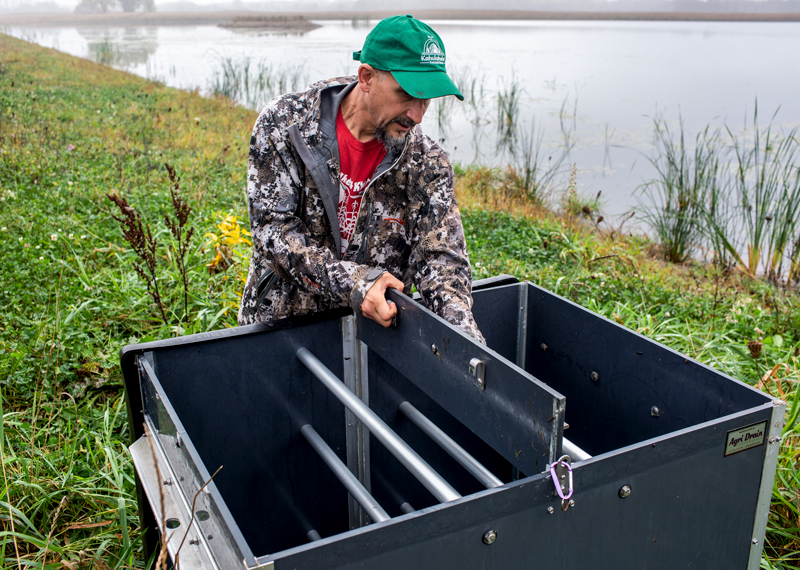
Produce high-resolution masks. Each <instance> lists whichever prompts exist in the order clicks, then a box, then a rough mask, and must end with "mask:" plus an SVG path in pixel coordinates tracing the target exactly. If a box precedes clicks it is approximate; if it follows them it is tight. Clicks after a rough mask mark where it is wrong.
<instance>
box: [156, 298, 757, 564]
mask: <svg viewBox="0 0 800 570" xmlns="http://www.w3.org/2000/svg"><path fill="white" fill-rule="evenodd" d="M520 288H524V291H525V292H524V294H526V295H527V305H528V310H527V342H526V343H525V345H524V348H525V352H526V357H525V368H526V370H527V371H529V372H530V373H531V374H533V375H534V376H535V377H537V378H538V379H539V380H541V381H543V382H545V383H547V384H548V385H549V386H551V387H552V388H554V389H556V390H558V391H559V392H561V393H562V394H564V395H565V396H566V397H567V400H566V402H567V405H566V422H567V423H568V424H569V426H570V427H569V429H568V430H567V431H565V432H564V435H565V437H567V438H569V439H570V440H571V441H572V442H573V443H575V444H577V445H578V446H580V447H582V448H583V449H584V450H586V451H587V452H589V453H590V454H593V455H597V454H600V453H604V452H606V451H610V450H613V449H618V448H621V447H623V446H626V445H630V444H632V443H636V442H639V441H643V440H645V439H648V438H651V437H655V436H658V435H662V434H665V433H670V432H673V431H676V430H679V429H682V428H685V427H689V426H693V425H696V424H699V423H701V422H704V421H707V420H710V419H714V418H719V417H722V416H725V415H728V414H730V413H733V412H736V411H739V410H744V409H747V408H750V407H753V406H756V405H759V404H761V403H763V402H764V398H763V397H762V396H760V395H759V394H758V393H756V392H754V391H752V390H750V389H749V388H747V387H746V386H744V385H741V384H739V383H737V382H735V381H733V380H730V379H728V378H726V377H724V376H722V375H720V374H719V373H717V372H715V371H713V370H711V369H708V368H706V367H704V366H702V365H699V364H696V363H694V362H692V361H690V360H687V359H686V358H685V357H683V356H681V355H679V354H677V353H675V352H672V351H670V350H668V349H665V348H663V347H661V346H659V345H657V344H655V343H653V342H652V341H649V340H647V339H645V338H643V337H640V336H638V335H635V334H632V333H631V332H630V331H628V330H626V329H624V328H622V327H619V326H617V325H616V324H614V323H611V322H608V321H605V320H603V319H601V318H599V317H597V316H595V315H593V314H592V313H589V312H588V311H586V310H584V309H582V308H580V307H578V306H576V305H573V304H571V303H569V302H567V301H564V300H562V299H559V298H558V297H555V296H553V295H551V294H550V293H548V292H546V291H543V290H541V289H538V288H534V287H531V286H529V285H524V284H519V285H509V286H505V287H497V288H493V289H487V290H483V291H477V292H476V293H475V309H474V312H475V316H476V320H477V321H478V323H479V325H480V327H481V330H482V331H483V333H484V335H485V336H486V338H487V341H488V343H489V346H490V347H491V348H492V349H494V350H496V351H497V352H498V353H500V354H501V355H502V356H504V357H505V358H508V359H509V360H510V361H512V362H515V361H516V359H517V357H518V350H519V347H518V346H517V344H518V343H517V332H518V330H519V329H520V327H519V322H518V318H519V315H520V314H521V313H520V310H519V307H520V304H519V295H520ZM542 345H545V346H542ZM302 346H305V347H307V348H308V349H309V350H311V351H312V352H313V354H314V355H315V356H316V357H317V358H319V359H320V360H321V361H322V362H323V363H324V364H325V365H326V366H327V367H328V368H329V369H330V370H331V371H332V372H333V373H334V374H336V375H337V376H338V377H339V378H341V377H342V375H343V355H342V325H341V321H340V319H339V318H336V317H334V318H331V319H328V320H321V321H319V322H315V323H313V324H308V325H305V326H302V327H298V328H288V329H284V330H275V331H270V332H264V333H257V334H249V335H244V336H239V337H235V338H222V339H219V340H215V341H213V342H208V343H197V344H190V345H183V346H176V347H170V348H165V349H163V350H157V351H155V353H154V354H155V369H156V373H157V375H158V378H159V380H160V382H161V384H162V386H163V388H164V390H165V392H166V395H167V397H168V398H169V399H170V401H171V403H172V405H173V407H174V409H175V411H176V412H177V414H178V416H179V417H180V419H181V421H182V423H183V426H184V428H185V429H186V431H187V433H188V434H189V437H190V438H191V440H192V443H193V444H194V446H195V448H196V449H197V451H198V453H199V454H200V456H201V458H202V460H203V462H204V464H205V466H206V468H207V469H208V471H209V472H212V473H213V472H214V471H215V470H216V469H217V467H219V466H220V465H222V466H223V469H222V471H220V473H219V474H218V475H217V476H216V478H215V482H216V485H217V487H218V489H219V490H220V493H221V495H222V497H223V498H224V500H225V502H226V504H227V507H228V509H229V510H230V512H231V514H232V516H233V519H234V520H235V521H236V523H237V524H238V526H239V528H240V530H241V532H242V534H243V535H244V537H245V539H246V540H247V542H248V544H249V546H250V548H251V550H252V551H253V553H254V554H255V555H256V556H264V555H267V554H271V553H275V552H279V551H282V550H285V549H287V548H291V547H295V546H299V545H302V544H306V543H307V542H308V539H307V533H308V532H309V531H310V530H316V531H317V532H319V534H320V535H321V536H322V537H329V536H332V535H336V534H339V533H341V532H344V531H347V530H348V528H349V526H348V525H349V514H348V499H347V492H346V491H345V489H344V487H343V486H342V484H341V483H340V482H339V481H338V480H337V479H336V478H335V477H334V476H333V474H332V473H331V471H330V469H329V468H328V467H327V466H326V465H325V464H324V463H323V462H322V460H321V459H320V458H319V457H318V456H317V454H316V452H315V451H314V450H313V449H312V448H311V447H310V445H309V444H308V443H307V442H306V441H305V440H304V439H303V437H302V436H301V435H300V428H301V427H302V426H303V425H305V424H306V423H309V424H311V425H312V426H313V427H314V429H315V430H316V431H317V432H318V433H319V434H320V436H321V437H322V438H323V439H324V440H325V441H326V442H327V443H328V445H329V446H330V447H331V448H332V449H333V450H334V451H335V452H336V453H337V455H338V456H339V457H340V459H342V461H345V460H346V449H345V415H344V407H343V405H342V404H341V403H340V402H339V401H338V400H337V399H336V398H335V397H334V396H333V395H332V394H331V393H330V392H329V391H328V390H327V389H326V388H325V387H324V386H323V385H322V384H321V383H320V382H319V380H317V379H316V378H315V377H314V376H313V375H312V374H311V372H309V370H308V369H307V368H306V367H305V366H304V365H303V364H302V363H301V362H300V361H299V360H298V359H297V358H296V356H295V353H296V351H297V349H298V348H300V347H302ZM408 357H409V358H414V355H409V356H408ZM593 372H595V373H596V375H595V377H594V379H593V375H592V373H593ZM423 381H426V382H436V377H435V376H433V375H432V376H431V377H430V378H425V379H423ZM369 399H370V406H371V408H372V409H373V411H375V412H376V413H377V414H378V416H379V417H380V418H381V419H383V420H384V421H385V422H386V423H387V424H388V425H389V426H390V427H391V428H392V429H394V430H395V431H396V432H397V434H398V435H400V437H402V438H403V439H404V440H405V441H406V442H407V443H409V444H410V445H411V447H412V448H414V449H415V450H416V451H417V453H419V454H420V455H421V456H422V458H423V459H425V460H426V461H428V462H429V463H430V465H431V466H432V467H433V468H434V469H435V470H436V471H438V472H439V473H440V474H441V475H442V476H443V477H444V478H445V480H447V481H448V482H449V483H450V484H451V485H452V486H453V487H454V488H455V489H456V490H457V491H458V492H459V493H461V494H462V495H468V494H471V493H475V492H477V491H480V490H482V489H483V487H482V486H481V485H480V484H479V483H478V482H477V481H476V480H475V479H474V478H473V477H472V476H471V475H469V474H468V473H467V472H466V471H465V470H464V469H463V468H462V467H461V466H459V465H458V464H457V463H456V462H455V461H454V460H452V459H451V458H450V457H449V456H447V455H446V454H445V453H443V452H442V451H441V449H440V448H439V447H438V446H437V445H436V444H435V443H433V441H432V440H430V439H429V438H428V437H427V436H426V435H425V434H423V433H422V432H421V431H420V430H419V429H418V428H417V427H416V426H415V425H414V424H412V423H411V422H410V421H409V420H408V419H407V418H405V417H404V416H403V415H402V414H401V413H400V412H399V411H398V407H399V405H400V403H401V402H403V401H409V402H411V403H412V404H413V405H414V406H415V407H416V408H417V409H419V410H420V411H421V412H423V413H424V414H425V415H426V416H427V417H428V418H429V419H431V420H432V421H433V422H434V423H435V424H437V425H438V426H439V427H440V428H442V429H443V430H444V431H445V432H446V433H447V434H448V435H449V436H450V437H452V438H453V439H454V440H456V441H457V442H458V443H459V444H460V445H461V446H462V447H464V448H465V449H466V450H467V451H468V452H469V453H471V454H472V455H473V456H474V457H475V458H476V459H478V461H480V462H481V463H482V464H483V465H485V466H486V467H487V468H488V469H489V470H490V471H492V472H493V473H494V474H495V475H496V476H497V477H499V478H500V479H501V480H502V481H504V482H508V481H510V480H511V479H512V477H513V476H514V474H513V469H512V466H511V464H510V463H509V461H508V460H507V459H505V458H503V457H502V456H501V455H500V454H498V453H497V452H495V451H494V450H493V449H492V448H491V447H489V446H488V445H486V444H485V443H484V442H483V441H482V440H481V439H480V437H478V436H477V435H475V434H474V433H473V432H472V431H470V430H469V429H467V428H466V427H464V425H463V424H462V423H461V422H460V421H459V420H458V419H457V418H455V417H453V415H451V414H450V413H448V412H447V411H446V410H445V409H443V408H442V407H441V406H440V405H439V404H438V403H437V402H435V401H433V400H432V399H431V398H430V397H428V396H427V395H425V394H424V393H423V392H422V391H421V390H420V389H419V388H418V387H417V386H415V385H414V383H412V382H410V381H409V380H408V379H407V378H405V377H403V376H402V375H401V374H399V373H398V372H397V371H396V370H395V369H394V368H393V367H392V366H390V365H388V364H387V362H386V361H384V360H383V359H382V358H381V356H380V355H379V354H377V353H375V352H374V351H372V350H370V351H369ZM653 407H657V408H658V413H656V412H654V410H653ZM370 454H371V470H370V476H371V483H372V494H373V496H374V497H375V498H376V500H377V501H378V502H379V503H380V504H381V506H382V507H383V508H384V509H385V510H386V511H387V512H388V514H389V515H390V516H392V517H394V516H397V515H399V514H400V505H401V504H402V503H404V502H408V503H410V504H411V505H412V506H413V507H414V508H416V509H421V508H425V507H428V506H431V505H433V504H436V503H437V502H438V501H437V500H436V499H435V498H434V497H433V496H432V495H431V493H430V492H428V491H427V490H426V489H425V488H424V487H423V486H422V485H421V484H420V483H419V482H418V481H417V480H416V479H415V478H414V477H413V476H412V475H411V474H410V473H409V472H408V471H407V470H406V469H405V468H404V467H403V466H402V465H400V463H399V462H398V461H397V460H396V459H395V458H394V457H393V456H392V455H391V454H389V453H388V452H387V451H386V449H385V448H384V446H383V445H382V444H380V443H379V442H377V441H376V440H375V439H374V437H373V438H372V439H371V442H370Z"/></svg>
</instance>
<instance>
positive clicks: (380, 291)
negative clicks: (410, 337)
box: [361, 271, 403, 327]
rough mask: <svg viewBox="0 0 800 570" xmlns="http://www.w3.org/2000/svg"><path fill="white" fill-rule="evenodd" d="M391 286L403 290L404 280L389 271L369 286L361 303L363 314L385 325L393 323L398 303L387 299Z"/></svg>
mask: <svg viewBox="0 0 800 570" xmlns="http://www.w3.org/2000/svg"><path fill="white" fill-rule="evenodd" d="M390 287H391V288H392V289H397V290H398V291H402V290H403V282H402V281H400V280H399V279H397V278H396V277H395V276H394V275H392V274H391V273H389V272H388V271H387V272H386V273H384V274H383V275H381V276H380V279H378V280H377V281H376V282H375V284H374V285H373V286H372V287H370V288H369V291H367V295H366V297H364V301H363V302H362V303H361V314H362V315H364V316H365V317H367V318H370V319H372V320H373V321H375V322H376V323H379V324H381V325H382V326H384V327H388V326H389V325H390V324H392V319H393V318H394V316H395V315H396V314H397V305H395V304H394V303H392V302H391V301H387V300H386V289H388V288H390Z"/></svg>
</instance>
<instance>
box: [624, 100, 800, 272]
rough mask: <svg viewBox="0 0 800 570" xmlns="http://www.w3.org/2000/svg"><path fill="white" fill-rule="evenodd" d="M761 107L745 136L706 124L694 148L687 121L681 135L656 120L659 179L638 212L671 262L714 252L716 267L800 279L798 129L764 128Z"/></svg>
mask: <svg viewBox="0 0 800 570" xmlns="http://www.w3.org/2000/svg"><path fill="white" fill-rule="evenodd" d="M757 108H758V107H757V105H756V112H755V113H754V114H753V125H752V127H751V128H750V129H748V130H746V131H745V132H744V133H742V134H737V133H735V132H733V131H732V130H731V129H730V128H728V127H727V126H726V127H725V129H724V130H725V133H726V135H727V138H724V137H723V136H722V134H721V132H720V130H711V128H710V126H709V127H706V128H705V129H704V130H703V131H701V132H700V133H699V134H698V135H697V137H696V139H695V141H694V144H693V145H689V144H688V143H687V142H686V141H685V132H684V128H683V122H682V121H680V123H679V129H678V132H677V134H676V133H672V132H671V131H670V129H669V127H668V124H667V122H666V120H664V119H663V118H657V119H656V120H655V121H654V124H655V150H654V155H653V156H652V157H650V162H651V163H652V164H653V165H654V166H655V168H656V171H657V175H656V178H655V179H653V180H651V181H650V182H648V183H646V184H645V185H644V186H643V187H642V192H643V194H644V195H645V197H646V198H647V200H646V202H645V204H644V205H640V207H639V211H640V213H641V217H642V219H643V220H644V221H645V222H646V223H647V224H648V225H649V226H650V228H651V229H652V230H653V232H654V233H655V236H656V239H657V240H658V243H659V244H660V246H661V251H662V255H663V256H664V258H665V259H667V260H669V261H672V262H675V263H680V262H683V261H685V260H686V259H688V258H689V257H691V256H693V255H696V254H698V253H699V252H703V253H704V254H708V253H710V257H711V258H712V260H713V262H714V263H715V264H716V265H720V266H723V267H726V268H733V267H734V266H737V267H738V268H739V269H740V270H741V271H743V272H745V273H747V274H748V275H749V276H751V277H755V276H756V275H757V274H763V275H764V276H766V278H767V279H769V280H771V281H773V282H776V283H777V282H785V283H786V284H787V285H792V284H794V283H797V282H800V140H798V137H797V134H798V133H797V129H791V130H789V131H788V132H786V133H783V132H779V131H777V130H776V129H774V128H773V126H772V124H770V125H768V126H767V127H761V126H759V124H758V111H757ZM706 257H709V256H708V255H706Z"/></svg>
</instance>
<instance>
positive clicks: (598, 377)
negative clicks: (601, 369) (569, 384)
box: [591, 371, 600, 382]
mask: <svg viewBox="0 0 800 570" xmlns="http://www.w3.org/2000/svg"><path fill="white" fill-rule="evenodd" d="M591 378H592V382H597V381H598V380H600V374H598V373H597V372H594V371H592V374H591Z"/></svg>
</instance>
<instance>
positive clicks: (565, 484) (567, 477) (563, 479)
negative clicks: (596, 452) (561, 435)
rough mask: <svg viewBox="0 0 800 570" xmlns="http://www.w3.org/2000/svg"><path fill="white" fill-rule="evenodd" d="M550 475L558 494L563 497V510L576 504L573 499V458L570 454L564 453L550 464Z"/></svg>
mask: <svg viewBox="0 0 800 570" xmlns="http://www.w3.org/2000/svg"><path fill="white" fill-rule="evenodd" d="M549 469H550V476H551V477H552V478H553V485H555V488H556V495H558V496H559V497H561V510H562V511H566V510H567V509H568V508H570V507H571V506H573V505H574V504H575V501H573V500H572V491H573V490H574V487H573V485H572V460H571V459H570V457H569V455H562V456H561V457H559V459H558V461H556V462H555V463H553V464H552V465H550V467H549Z"/></svg>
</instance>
